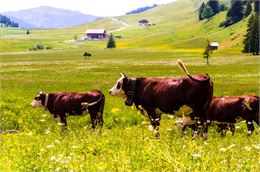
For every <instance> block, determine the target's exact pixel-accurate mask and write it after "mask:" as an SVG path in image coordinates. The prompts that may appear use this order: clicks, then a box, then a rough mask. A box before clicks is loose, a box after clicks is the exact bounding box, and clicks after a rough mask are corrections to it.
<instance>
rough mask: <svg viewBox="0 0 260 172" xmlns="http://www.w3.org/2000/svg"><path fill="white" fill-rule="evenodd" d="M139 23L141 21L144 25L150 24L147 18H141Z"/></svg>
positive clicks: (140, 23)
mask: <svg viewBox="0 0 260 172" xmlns="http://www.w3.org/2000/svg"><path fill="white" fill-rule="evenodd" d="M138 23H139V25H142V26H148V25H149V24H150V23H149V21H148V20H147V19H142V20H139V21H138Z"/></svg>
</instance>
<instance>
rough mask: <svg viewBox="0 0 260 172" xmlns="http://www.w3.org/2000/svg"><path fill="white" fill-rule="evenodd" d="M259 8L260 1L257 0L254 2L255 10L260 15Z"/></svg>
mask: <svg viewBox="0 0 260 172" xmlns="http://www.w3.org/2000/svg"><path fill="white" fill-rule="evenodd" d="M259 8H260V2H259V1H255V3H254V11H255V13H257V14H258V15H259Z"/></svg>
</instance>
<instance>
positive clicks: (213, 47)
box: [210, 42, 219, 50]
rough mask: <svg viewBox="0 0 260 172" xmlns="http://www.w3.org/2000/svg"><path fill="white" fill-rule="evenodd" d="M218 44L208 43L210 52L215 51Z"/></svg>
mask: <svg viewBox="0 0 260 172" xmlns="http://www.w3.org/2000/svg"><path fill="white" fill-rule="evenodd" d="M218 46H219V45H218V43H217V42H211V43H210V48H211V50H217V49H218Z"/></svg>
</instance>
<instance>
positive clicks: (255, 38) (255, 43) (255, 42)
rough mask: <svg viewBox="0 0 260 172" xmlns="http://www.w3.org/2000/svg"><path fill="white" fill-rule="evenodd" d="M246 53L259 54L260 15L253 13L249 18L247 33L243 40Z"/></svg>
mask: <svg viewBox="0 0 260 172" xmlns="http://www.w3.org/2000/svg"><path fill="white" fill-rule="evenodd" d="M243 44H244V49H243V52H244V53H253V55H259V16H258V15H257V14H252V15H251V17H250V18H249V20H248V25H247V33H246V35H245V39H244V40H243Z"/></svg>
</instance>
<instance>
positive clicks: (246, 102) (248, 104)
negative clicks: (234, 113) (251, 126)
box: [243, 98, 252, 110]
mask: <svg viewBox="0 0 260 172" xmlns="http://www.w3.org/2000/svg"><path fill="white" fill-rule="evenodd" d="M243 105H244V106H245V108H247V109H249V110H252V108H251V107H250V103H249V99H248V98H245V99H244V100H243Z"/></svg>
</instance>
